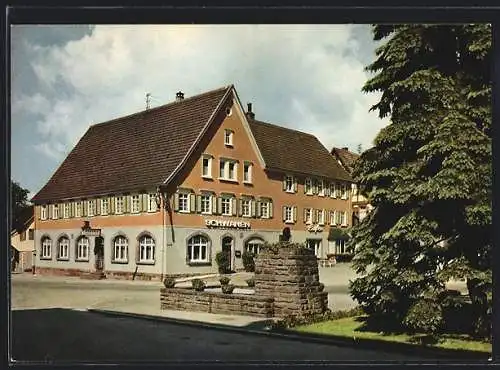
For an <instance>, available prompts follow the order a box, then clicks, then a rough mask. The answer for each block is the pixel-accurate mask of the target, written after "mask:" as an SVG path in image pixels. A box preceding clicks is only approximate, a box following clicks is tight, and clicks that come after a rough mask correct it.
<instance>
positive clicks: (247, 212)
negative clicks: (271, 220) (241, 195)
mask: <svg viewBox="0 0 500 370" xmlns="http://www.w3.org/2000/svg"><path fill="white" fill-rule="evenodd" d="M241 215H242V216H243V217H251V216H252V201H251V200H250V199H242V200H241Z"/></svg>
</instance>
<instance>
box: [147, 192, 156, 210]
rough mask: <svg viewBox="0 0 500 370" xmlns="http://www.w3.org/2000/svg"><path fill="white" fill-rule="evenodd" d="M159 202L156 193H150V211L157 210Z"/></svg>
mask: <svg viewBox="0 0 500 370" xmlns="http://www.w3.org/2000/svg"><path fill="white" fill-rule="evenodd" d="M157 208H158V204H157V203H156V194H154V193H150V194H148V212H156V210H157Z"/></svg>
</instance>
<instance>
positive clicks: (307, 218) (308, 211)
mask: <svg viewBox="0 0 500 370" xmlns="http://www.w3.org/2000/svg"><path fill="white" fill-rule="evenodd" d="M312 218H313V210H312V208H305V209H304V222H305V223H306V224H312Z"/></svg>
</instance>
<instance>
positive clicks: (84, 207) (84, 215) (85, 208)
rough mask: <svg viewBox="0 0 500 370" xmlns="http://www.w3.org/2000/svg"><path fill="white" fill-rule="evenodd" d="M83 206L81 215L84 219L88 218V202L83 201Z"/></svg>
mask: <svg viewBox="0 0 500 370" xmlns="http://www.w3.org/2000/svg"><path fill="white" fill-rule="evenodd" d="M81 204H82V206H81V209H82V214H81V216H82V217H86V216H87V207H88V205H87V201H86V200H82V203H81Z"/></svg>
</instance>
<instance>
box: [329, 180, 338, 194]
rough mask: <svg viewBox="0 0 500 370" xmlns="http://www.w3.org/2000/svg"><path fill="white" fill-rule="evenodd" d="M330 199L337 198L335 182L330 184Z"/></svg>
mask: <svg viewBox="0 0 500 370" xmlns="http://www.w3.org/2000/svg"><path fill="white" fill-rule="evenodd" d="M330 197H332V198H337V193H336V189H335V183H334V182H331V183H330Z"/></svg>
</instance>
